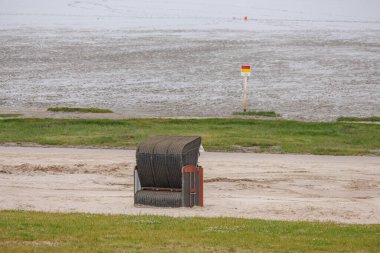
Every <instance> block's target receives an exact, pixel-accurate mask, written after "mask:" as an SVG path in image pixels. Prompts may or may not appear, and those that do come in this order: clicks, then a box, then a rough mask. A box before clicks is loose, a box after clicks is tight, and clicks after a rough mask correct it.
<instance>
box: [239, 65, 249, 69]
mask: <svg viewBox="0 0 380 253" xmlns="http://www.w3.org/2000/svg"><path fill="white" fill-rule="evenodd" d="M241 69H251V66H249V65H248V66H246V65H242V66H241Z"/></svg>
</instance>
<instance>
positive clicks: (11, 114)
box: [0, 113, 22, 118]
mask: <svg viewBox="0 0 380 253" xmlns="http://www.w3.org/2000/svg"><path fill="white" fill-rule="evenodd" d="M21 115H22V114H16V113H7V114H0V118H14V117H18V116H21Z"/></svg>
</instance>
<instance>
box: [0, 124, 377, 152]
mask: <svg viewBox="0 0 380 253" xmlns="http://www.w3.org/2000/svg"><path fill="white" fill-rule="evenodd" d="M155 135H200V136H202V143H203V145H204V147H205V149H206V151H235V150H237V149H238V150H241V149H242V148H251V149H253V151H255V152H272V153H301V154H320V155H362V154H371V150H378V149H379V148H380V138H379V136H380V125H378V124H354V123H340V122H298V121H287V120H255V119H123V120H110V119H25V118H20V119H4V120H1V121H0V143H37V144H41V145H63V146H94V147H118V148H127V147H128V148H133V147H136V146H137V144H138V143H139V142H141V141H143V140H146V139H147V138H149V137H152V136H155ZM237 147H238V148H237Z"/></svg>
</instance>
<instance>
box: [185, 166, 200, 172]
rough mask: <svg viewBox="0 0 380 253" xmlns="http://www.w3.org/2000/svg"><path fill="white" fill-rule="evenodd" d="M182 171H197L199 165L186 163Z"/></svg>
mask: <svg viewBox="0 0 380 253" xmlns="http://www.w3.org/2000/svg"><path fill="white" fill-rule="evenodd" d="M182 172H183V173H196V172H197V167H195V166H194V165H186V166H185V167H183V169H182Z"/></svg>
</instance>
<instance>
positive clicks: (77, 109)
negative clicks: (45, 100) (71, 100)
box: [48, 107, 113, 113]
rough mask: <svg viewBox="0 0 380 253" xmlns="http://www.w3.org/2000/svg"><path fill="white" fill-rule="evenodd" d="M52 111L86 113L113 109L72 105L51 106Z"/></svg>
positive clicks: (106, 111)
mask: <svg viewBox="0 0 380 253" xmlns="http://www.w3.org/2000/svg"><path fill="white" fill-rule="evenodd" d="M48 111H50V112H84V113H112V112H113V111H111V110H109V109H99V108H75V107H74V108H70V107H50V108H48Z"/></svg>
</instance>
